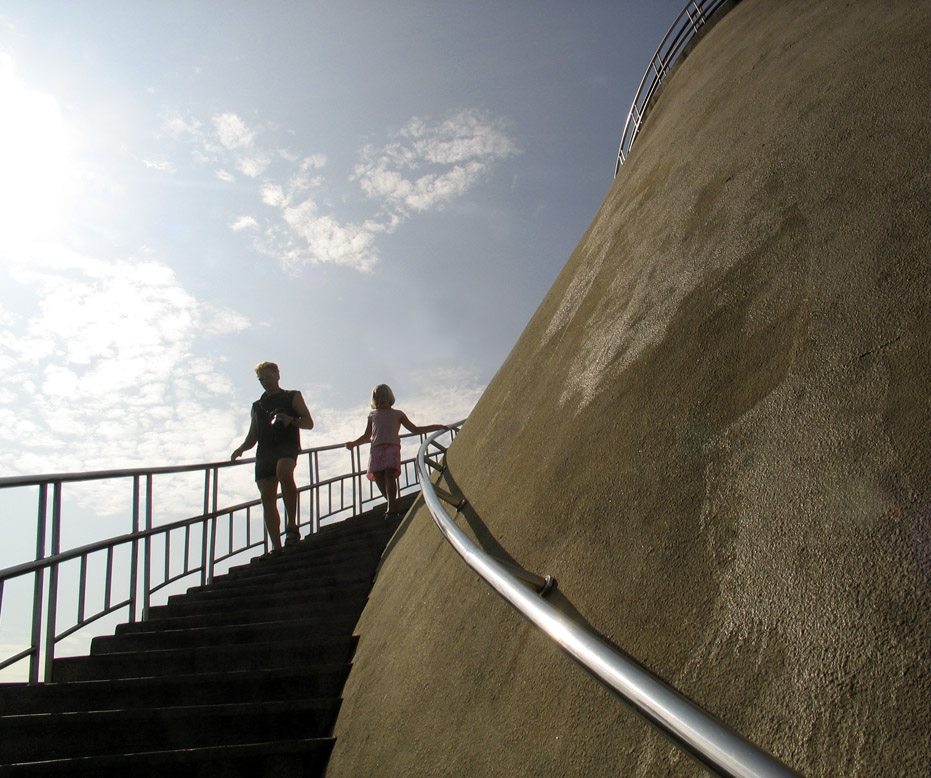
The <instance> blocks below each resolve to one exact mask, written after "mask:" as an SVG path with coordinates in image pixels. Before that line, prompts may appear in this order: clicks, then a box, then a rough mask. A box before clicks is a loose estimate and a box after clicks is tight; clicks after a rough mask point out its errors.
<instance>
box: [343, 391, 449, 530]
mask: <svg viewBox="0 0 931 778" xmlns="http://www.w3.org/2000/svg"><path fill="white" fill-rule="evenodd" d="M393 405H394V392H392V391H391V387H390V386H388V384H379V385H378V386H376V387H375V388H374V389H373V390H372V408H373V409H374V410H372V412H371V413H369V415H368V423H367V424H366V425H365V432H363V433H362V435H361V436H359V437H358V438H356V439H355V440H350V441H348V442H347V443H346V448H348V449H349V450H350V451H352V449H354V448H355V447H356V446H358V445H359V444H361V443H366V442H367V441H371V443H372V445H371V446H370V447H369V465H368V470H367V474H368V477H369V480H370V481H374V482H375V485H376V486H377V487H378V491H380V492H381V493H382V496H383V497H384V498H385V500H387V502H388V505H387V506H386V508H385V515H386V516H387V515H390V514H394V513H397V512H398V503H397V497H398V476H400V475H401V425H402V424H403V425H404V427H405V428H406V429H408V430H409V431H411V432H414V433H417V434H423V433H426V432H436V431H437V430H448V429H449V427H447V426H445V425H443V424H429V425H427V426H426V427H418V426H417V425H416V424H414V423H413V422H412V421H411V420H410V419H408V418H407V414H406V413H404V411H399V410H397V409H395V408H393V407H392V406H393Z"/></svg>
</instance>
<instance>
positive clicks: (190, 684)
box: [0, 663, 350, 720]
mask: <svg viewBox="0 0 931 778" xmlns="http://www.w3.org/2000/svg"><path fill="white" fill-rule="evenodd" d="M349 670H350V666H349V665H347V664H345V663H334V664H319V665H315V666H313V667H301V668H294V667H282V668H275V669H271V670H259V671H255V670H234V671H229V672H218V673H191V674H186V675H174V676H168V677H163V676H144V677H138V678H120V679H109V678H108V679H95V680H89V681H71V682H68V683H47V684H36V685H32V686H30V685H28V684H0V711H2V713H0V720H2V716H7V715H22V714H29V713H49V712H52V713H65V712H69V711H76V712H82V711H91V710H113V709H117V708H121V709H124V710H127V709H131V708H134V707H171V706H172V705H184V704H185V703H186V702H187V700H190V699H191V698H192V697H196V698H197V700H198V703H197V704H208V703H206V702H204V700H206V699H209V700H219V701H222V702H229V703H235V702H240V701H248V699H250V696H251V698H253V699H262V700H266V701H269V702H271V701H274V700H276V699H279V700H283V699H292V698H298V697H303V698H312V697H335V696H338V695H339V693H340V690H341V689H342V684H343V682H344V681H345V679H346V676H347V675H348V674H349ZM169 703H170V704H169ZM56 704H60V705H61V706H62V707H61V708H59V709H58V710H50V709H51V708H53V707H54V706H55V705H56ZM77 705H81V706H82V707H80V708H77V707H75V706H77Z"/></svg>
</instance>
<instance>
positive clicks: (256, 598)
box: [149, 581, 372, 618]
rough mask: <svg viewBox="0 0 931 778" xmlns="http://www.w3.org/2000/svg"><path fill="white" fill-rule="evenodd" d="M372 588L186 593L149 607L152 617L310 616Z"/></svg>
mask: <svg viewBox="0 0 931 778" xmlns="http://www.w3.org/2000/svg"><path fill="white" fill-rule="evenodd" d="M371 589H372V583H371V581H367V582H364V583H360V582H354V583H352V584H348V585H346V586H341V587H338V588H337V587H319V588H314V589H312V590H305V591H294V590H284V591H279V592H262V591H261V590H259V591H255V592H252V591H249V592H245V593H244V594H241V595H240V594H237V593H236V592H229V593H227V594H226V596H223V597H211V598H207V599H204V598H201V599H197V598H190V599H186V598H185V597H184V595H181V596H179V597H177V598H172V599H171V600H170V601H169V603H168V604H167V605H163V606H156V607H153V608H150V609H149V618H158V617H160V616H165V615H168V616H188V615H192V614H198V615H209V614H221V613H236V612H242V611H247V610H252V609H255V610H258V611H261V610H264V609H266V608H280V607H283V608H291V609H293V612H294V613H295V615H297V614H300V613H304V614H307V615H310V614H312V613H313V610H314V608H316V607H317V606H318V605H324V604H325V605H337V604H339V605H350V604H355V603H357V602H359V601H360V600H363V601H364V600H365V599H366V598H367V597H368V594H369V592H370V591H371Z"/></svg>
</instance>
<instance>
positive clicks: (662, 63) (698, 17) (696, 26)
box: [614, 0, 738, 178]
mask: <svg viewBox="0 0 931 778" xmlns="http://www.w3.org/2000/svg"><path fill="white" fill-rule="evenodd" d="M737 2H738V0H692V2H689V3H688V5H686V6H685V8H684V9H682V12H681V13H680V14H679V15H678V16H677V17H676V20H675V21H674V22H673V23H672V26H671V27H670V28H669V31H668V32H667V33H666V37H664V38H663V41H662V43H660V45H659V46H658V47H657V49H656V52H655V53H654V54H653V59H651V60H650V64H649V65H648V66H647V69H646V72H645V73H644V74H643V78H642V79H640V86H639V87H638V88H637V94H636V96H635V97H634V102H633V104H632V105H631V107H630V112H629V113H628V114H627V121H626V122H625V123H624V133H623V135H621V145H620V148H619V149H618V152H617V164H616V165H615V166H614V177H615V178H617V174H618V173H619V172H620V170H621V165H623V164H624V161H625V160H626V159H627V155H628V154H629V153H630V147H631V146H633V145H634V141H635V140H636V139H637V135H639V134H640V127H641V125H642V124H643V121H644V119H646V116H647V113H648V112H649V110H650V108H651V106H652V100H653V98H654V97H655V95H656V93H657V91H658V90H659V88H660V85H661V84H662V83H663V81H664V80H665V79H666V76H668V75H669V71H670V69H671V68H672V66H673V64H675V61H676V59H678V57H679V55H680V54H681V53H682V52H683V51H684V50H685V48H686V46H688V45H689V43H691V42H692V41H693V40H694V39H695V37H696V36H697V35H698V33H699V31H700V30H701V28H702V27H703V26H704V25H705V24H707V23H708V21H709V20H710V19H711V17H712V16H713V15H714V14H716V13H717V12H718V11H722V10H723V11H725V12H726V11H729V10H730V9H731V8H732V7H733V6H734V5H736V3H737ZM715 21H717V20H715Z"/></svg>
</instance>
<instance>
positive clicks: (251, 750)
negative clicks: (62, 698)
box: [0, 738, 335, 778]
mask: <svg viewBox="0 0 931 778" xmlns="http://www.w3.org/2000/svg"><path fill="white" fill-rule="evenodd" d="M334 742H335V741H334V739H333V738H303V739H297V740H284V739H275V740H274V741H270V742H264V743H262V742H255V743H244V744H239V745H227V746H212V747H207V748H198V749H181V750H170V749H168V750H158V751H148V752H138V753H131V754H108V755H106V756H96V757H81V758H71V759H56V760H43V761H41V762H36V763H32V764H18V765H5V766H0V778H114V777H115V776H126V777H127V778H165V776H166V775H170V776H171V778H310V777H311V776H322V775H323V773H324V770H325V769H326V764H327V760H328V759H329V758H330V753H331V752H332V750H333V744H334Z"/></svg>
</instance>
